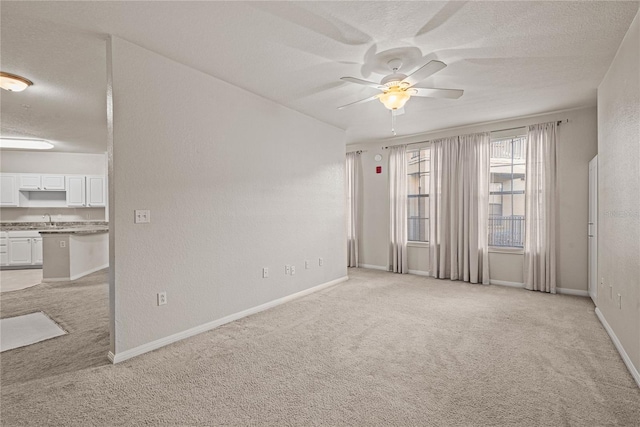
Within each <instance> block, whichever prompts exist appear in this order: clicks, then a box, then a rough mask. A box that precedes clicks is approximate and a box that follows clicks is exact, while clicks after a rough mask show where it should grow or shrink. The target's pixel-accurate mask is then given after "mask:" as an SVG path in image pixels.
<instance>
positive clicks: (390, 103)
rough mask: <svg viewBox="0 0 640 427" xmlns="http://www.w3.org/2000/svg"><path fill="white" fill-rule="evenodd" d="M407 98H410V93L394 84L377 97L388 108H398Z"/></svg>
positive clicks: (402, 105)
mask: <svg viewBox="0 0 640 427" xmlns="http://www.w3.org/2000/svg"><path fill="white" fill-rule="evenodd" d="M409 98H411V94H409V93H408V92H407V91H406V90H402V89H400V88H399V87H398V86H395V87H392V88H390V89H389V90H388V91H386V92H385V93H383V94H382V95H380V98H379V99H380V102H382V103H383V104H384V106H385V107H387V108H388V109H389V110H399V109H400V108H402V107H404V104H406V103H407V101H408V100H409Z"/></svg>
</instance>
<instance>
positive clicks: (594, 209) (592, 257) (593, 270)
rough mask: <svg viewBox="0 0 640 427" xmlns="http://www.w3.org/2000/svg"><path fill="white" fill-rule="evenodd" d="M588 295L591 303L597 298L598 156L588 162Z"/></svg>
mask: <svg viewBox="0 0 640 427" xmlns="http://www.w3.org/2000/svg"><path fill="white" fill-rule="evenodd" d="M587 235H588V239H589V246H588V252H589V264H588V269H589V272H588V278H589V295H590V296H591V299H592V300H593V302H594V303H595V302H596V297H597V296H598V156H595V157H594V158H593V159H591V161H590V162H589V223H588V224H587Z"/></svg>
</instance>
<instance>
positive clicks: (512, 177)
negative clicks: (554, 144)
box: [489, 135, 527, 248]
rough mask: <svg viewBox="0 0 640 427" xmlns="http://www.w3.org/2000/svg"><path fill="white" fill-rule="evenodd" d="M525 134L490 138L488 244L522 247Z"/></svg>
mask: <svg viewBox="0 0 640 427" xmlns="http://www.w3.org/2000/svg"><path fill="white" fill-rule="evenodd" d="M526 143H527V138H526V136H521V135H520V136H510V137H502V138H495V139H492V140H491V179H490V184H489V186H490V187H489V246H497V247H510V248H523V247H524V237H525V236H524V213H525V210H524V209H525V196H524V190H525V177H526Z"/></svg>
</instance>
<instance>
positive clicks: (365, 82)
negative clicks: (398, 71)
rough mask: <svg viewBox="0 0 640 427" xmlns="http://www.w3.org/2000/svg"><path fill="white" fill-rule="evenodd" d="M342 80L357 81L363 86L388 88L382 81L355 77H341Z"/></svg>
mask: <svg viewBox="0 0 640 427" xmlns="http://www.w3.org/2000/svg"><path fill="white" fill-rule="evenodd" d="M340 80H344V81H345V82H350V83H356V84H359V85H363V86H369V87H375V88H376V89H380V90H382V89H386V88H387V87H386V86H383V85H381V84H380V83H375V82H369V81H366V80H362V79H356V78H355V77H340Z"/></svg>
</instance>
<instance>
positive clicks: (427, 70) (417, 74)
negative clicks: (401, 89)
mask: <svg viewBox="0 0 640 427" xmlns="http://www.w3.org/2000/svg"><path fill="white" fill-rule="evenodd" d="M446 66H447V64H445V63H444V62H440V61H429V62H427V63H426V64H425V65H423V66H422V67H421V68H418V69H417V70H416V71H414V72H413V74H411V75H410V76H407V77H406V78H405V79H404V80H403V81H402V83H409V87H411V86H413V85H415V84H418V83H420V82H421V81H423V80H424V79H426V78H427V77H429V76H430V75H432V74H435V73H437V72H438V71H440V70H442V69H443V68H444V67H446Z"/></svg>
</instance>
